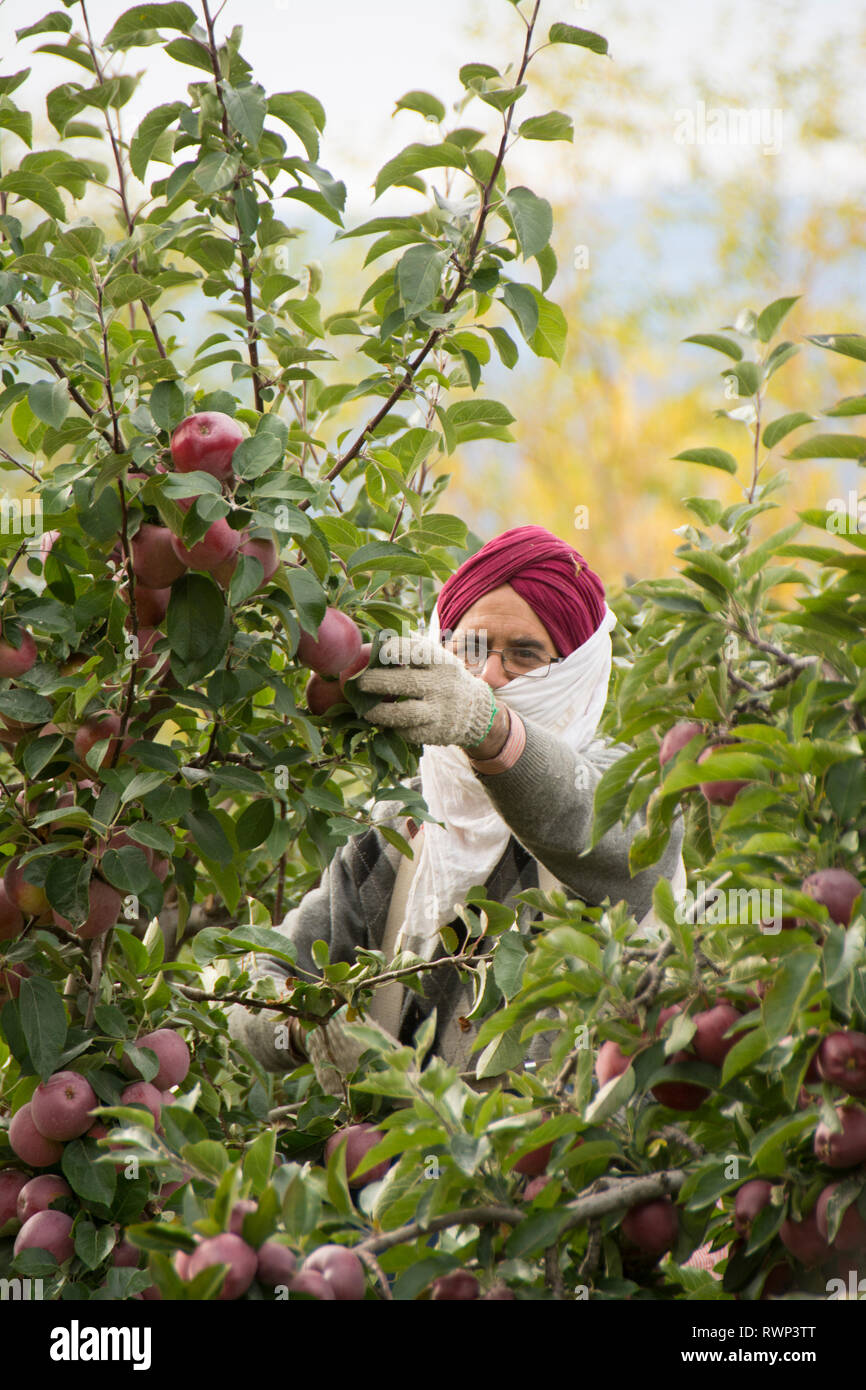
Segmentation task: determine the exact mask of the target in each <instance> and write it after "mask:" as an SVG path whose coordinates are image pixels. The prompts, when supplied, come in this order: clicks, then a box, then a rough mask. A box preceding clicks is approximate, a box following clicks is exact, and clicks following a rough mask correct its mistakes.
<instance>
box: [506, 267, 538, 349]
mask: <svg viewBox="0 0 866 1390" xmlns="http://www.w3.org/2000/svg"><path fill="white" fill-rule="evenodd" d="M502 302H503V304H504V305H505V307H506V309H508V310H509V311H510V312H511V313H512V314H513V315H514V318H515V321H516V323H517V326H518V328H519V329H520V331H521V333H522V334H523V336H524V338H525V339H526V341H527V342H528V343H529V342H531V340H532V335H533V333H534V332H535V330H536V328H537V327H538V318H539V312H538V304H537V302H536V299H535V295H534V294H533V292H532V286H531V285H516V284H514V283H513V282H512V281H509V282H508V283H507V284H506V285H505V288H504V290H503V293H502Z"/></svg>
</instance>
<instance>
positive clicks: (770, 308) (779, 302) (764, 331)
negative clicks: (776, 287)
mask: <svg viewBox="0 0 866 1390" xmlns="http://www.w3.org/2000/svg"><path fill="white" fill-rule="evenodd" d="M799 298H800V295H798V294H795V295H794V296H793V297H792V298H790V299H774V300H773V302H772V304H768V305H767V307H766V309H762V310H761V313H760V314H759V315H758V322H757V324H756V327H757V330H758V337H759V338H760V340H761V342H762V343H768V342H769V341H770V339H771V338H772V336H773V334H774V333H775V331H776V329H777V328H778V327H779V324H780V323H781V322H782V319H783V318H784V317H785V315H786V314H787V313H788V311H789V310H790V309H791V308H793V306H794V305H795V304H796V303H797V300H798V299H799Z"/></svg>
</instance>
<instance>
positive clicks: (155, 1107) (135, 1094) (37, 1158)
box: [0, 1028, 190, 1296]
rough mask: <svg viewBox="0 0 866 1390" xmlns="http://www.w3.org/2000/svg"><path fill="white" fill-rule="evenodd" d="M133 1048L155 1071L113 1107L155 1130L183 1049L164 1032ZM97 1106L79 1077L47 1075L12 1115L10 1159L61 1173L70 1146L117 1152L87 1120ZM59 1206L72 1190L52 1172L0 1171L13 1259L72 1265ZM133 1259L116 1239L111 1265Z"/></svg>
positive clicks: (182, 1070)
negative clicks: (148, 1118) (36, 1256)
mask: <svg viewBox="0 0 866 1390" xmlns="http://www.w3.org/2000/svg"><path fill="white" fill-rule="evenodd" d="M137 1046H138V1047H140V1048H147V1049H149V1050H150V1051H151V1052H153V1053H154V1054H155V1055H156V1059H157V1061H158V1063H159V1070H158V1071H157V1073H156V1075H155V1076H154V1078H153V1080H152V1081H143V1080H138V1081H133V1082H132V1084H131V1085H129V1086H127V1087H125V1089H124V1090H123V1091H122V1092H121V1094H120V1097H119V1101H118V1103H119V1104H120V1105H130V1106H136V1105H141V1106H144V1107H145V1108H146V1109H147V1110H149V1111H150V1113H151V1114H152V1115H153V1118H154V1123H155V1124H156V1126H157V1127H159V1124H160V1115H161V1111H162V1106H163V1105H171V1104H173V1103H174V1102H175V1101H176V1100H177V1097H176V1096H175V1095H174V1094H173V1091H172V1088H173V1087H175V1086H179V1085H180V1084H181V1082H182V1081H184V1080H185V1079H186V1076H187V1073H188V1072H189V1067H190V1052H189V1048H188V1047H187V1045H186V1043H185V1042H184V1040H183V1038H182V1037H181V1036H180V1034H179V1033H176V1032H175V1031H174V1030H173V1029H171V1028H158V1029H156V1031H155V1032H152V1033H147V1034H145V1035H144V1036H143V1037H141V1038H139V1039H138V1040H137ZM121 1067H122V1070H123V1071H124V1073H125V1074H126V1075H127V1076H130V1077H134V1076H135V1075H136V1074H138V1075H139V1076H140V1073H137V1071H136V1068H135V1066H134V1065H133V1064H132V1062H131V1061H130V1060H129V1059H128V1058H127V1057H124V1058H123V1061H122V1063H121ZM99 1104H100V1102H99V1100H98V1099H97V1096H96V1093H95V1091H94V1089H93V1087H92V1086H91V1084H90V1082H89V1081H88V1080H87V1078H86V1077H85V1076H83V1075H82V1074H81V1073H80V1072H75V1071H58V1072H55V1073H54V1074H53V1076H51V1077H49V1079H48V1080H47V1081H43V1082H41V1083H40V1084H39V1085H38V1086H37V1087H36V1090H35V1091H34V1092H33V1095H32V1097H31V1099H30V1100H29V1101H27V1102H26V1103H25V1104H24V1105H22V1106H20V1107H19V1108H18V1109H17V1110H16V1111H15V1114H14V1115H13V1116H12V1118H11V1120H10V1122H9V1144H10V1147H11V1148H12V1151H13V1153H14V1154H15V1155H16V1157H17V1158H19V1159H20V1160H21V1162H22V1163H24V1164H26V1165H27V1167H28V1168H30V1169H55V1168H59V1167H60V1166H62V1160H63V1149H64V1146H65V1145H66V1144H67V1143H69V1142H70V1141H71V1140H73V1139H80V1138H83V1137H86V1138H89V1139H104V1140H106V1141H107V1143H108V1148H109V1149H112V1148H115V1149H116V1148H122V1147H123V1145H122V1144H116V1143H115V1144H112V1143H111V1142H110V1132H109V1130H108V1129H107V1128H106V1127H105V1125H103V1124H102V1123H100V1121H99V1120H98V1119H97V1118H96V1117H95V1116H94V1114H93V1112H94V1110H95V1109H96V1108H97V1107H98V1106H99ZM116 1166H117V1167H118V1169H120V1168H121V1167H122V1165H116ZM164 1195H166V1196H167V1195H169V1194H168V1193H165V1194H164ZM66 1199H72V1201H73V1202H74V1197H73V1193H72V1189H71V1188H70V1186H69V1184H68V1183H67V1182H66V1180H65V1178H63V1177H62V1176H61V1175H60V1174H59V1173H57V1172H42V1173H40V1174H39V1175H38V1176H35V1177H34V1176H33V1175H32V1174H31V1173H26V1172H24V1171H23V1170H22V1169H20V1168H4V1169H3V1170H2V1172H0V1233H3V1234H6V1235H11V1234H12V1233H13V1232H14V1231H15V1230H16V1228H18V1227H20V1229H18V1230H17V1235H16V1236H15V1247H14V1253H15V1254H16V1255H19V1254H20V1253H21V1251H22V1250H46V1251H47V1252H48V1253H49V1254H51V1255H53V1256H54V1258H55V1259H56V1260H57V1262H58V1264H63V1263H65V1261H66V1260H69V1259H71V1258H72V1256H73V1254H74V1252H75V1243H74V1237H73V1220H74V1218H73V1217H72V1216H70V1215H68V1213H67V1212H66V1211H62V1210H58V1209H57V1208H56V1207H55V1205H54V1204H55V1203H57V1202H65V1201H66ZM139 1255H140V1252H139V1251H138V1250H137V1249H136V1248H135V1247H134V1246H132V1245H131V1244H130V1243H129V1242H128V1241H124V1240H120V1241H119V1242H118V1243H117V1244H116V1245H115V1247H114V1250H113V1252H112V1263H113V1264H115V1265H136V1264H137V1263H138V1259H139ZM151 1296H154V1295H151Z"/></svg>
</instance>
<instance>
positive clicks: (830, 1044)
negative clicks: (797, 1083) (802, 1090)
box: [805, 1028, 866, 1095]
mask: <svg viewBox="0 0 866 1390" xmlns="http://www.w3.org/2000/svg"><path fill="white" fill-rule="evenodd" d="M816 1057H817V1069H818V1072H819V1074H820V1076H821V1077H822V1078H823V1080H824V1081H829V1082H831V1083H832V1084H833V1085H834V1086H841V1088H842V1090H843V1091H847V1092H848V1093H849V1095H863V1094H864V1093H866V1033H857V1032H855V1031H854V1029H852V1028H846V1029H844V1030H843V1031H842V1032H839V1033H828V1035H827V1037H826V1038H825V1039H824V1041H823V1042H822V1043H821V1046H820V1047H819V1048H818V1051H817V1053H816ZM805 1079H806V1080H807V1081H808V1079H809V1077H808V1073H807V1074H806V1078H805Z"/></svg>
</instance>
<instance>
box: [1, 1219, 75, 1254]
mask: <svg viewBox="0 0 866 1390" xmlns="http://www.w3.org/2000/svg"><path fill="white" fill-rule="evenodd" d="M71 1230H72V1217H71V1216H67V1215H66V1212H65V1211H38V1212H37V1213H36V1215H35V1216H31V1217H30V1219H29V1221H25V1222H24V1225H23V1226H22V1227H21V1230H20V1231H19V1232H18V1234H17V1236H16V1237H15V1246H14V1253H15V1254H16V1255H20V1254H21V1251H22V1250H47V1251H48V1253H49V1254H50V1255H53V1256H54V1258H55V1260H56V1261H57V1263H58V1264H60V1265H62V1264H65V1262H66V1261H67V1260H71V1259H72V1256H73V1255H74V1254H75V1242H74V1240H73V1239H72V1236H71V1235H70V1232H71Z"/></svg>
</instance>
